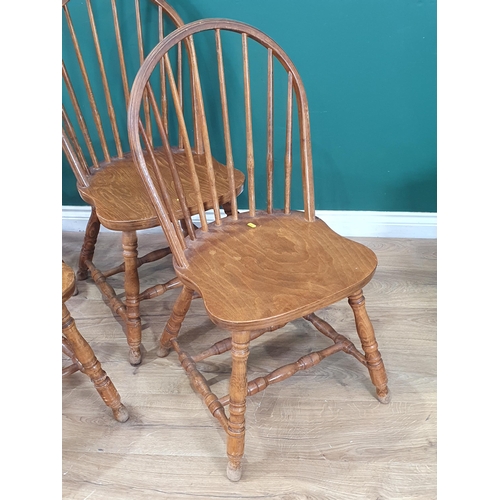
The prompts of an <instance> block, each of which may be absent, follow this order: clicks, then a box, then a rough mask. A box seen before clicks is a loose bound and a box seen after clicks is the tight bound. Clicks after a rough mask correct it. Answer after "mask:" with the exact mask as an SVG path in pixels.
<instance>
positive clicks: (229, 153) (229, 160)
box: [215, 29, 238, 220]
mask: <svg viewBox="0 0 500 500" xmlns="http://www.w3.org/2000/svg"><path fill="white" fill-rule="evenodd" d="M215 44H216V49H217V65H218V69H219V87H220V98H221V105H222V121H223V124H224V144H225V147H226V165H227V175H228V180H229V191H230V193H231V217H232V218H233V219H234V220H237V219H238V205H237V201H236V192H235V183H234V159H233V149H232V146H231V132H230V128H229V113H228V109H227V94H226V80H225V76H224V61H223V56H222V42H221V37H220V30H218V29H216V30H215Z"/></svg>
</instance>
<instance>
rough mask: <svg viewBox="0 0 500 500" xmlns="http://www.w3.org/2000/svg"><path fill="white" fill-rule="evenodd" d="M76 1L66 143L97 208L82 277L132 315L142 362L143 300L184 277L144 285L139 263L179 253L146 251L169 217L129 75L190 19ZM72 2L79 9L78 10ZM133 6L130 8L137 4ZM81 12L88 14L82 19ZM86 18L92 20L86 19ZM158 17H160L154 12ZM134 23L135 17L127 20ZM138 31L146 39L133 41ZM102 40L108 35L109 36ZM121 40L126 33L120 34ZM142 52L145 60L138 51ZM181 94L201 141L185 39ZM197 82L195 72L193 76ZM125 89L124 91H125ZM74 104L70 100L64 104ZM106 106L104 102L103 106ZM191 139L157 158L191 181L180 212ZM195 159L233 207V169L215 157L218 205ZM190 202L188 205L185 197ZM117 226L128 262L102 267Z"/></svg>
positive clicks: (156, 8) (132, 339)
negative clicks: (129, 108)
mask: <svg viewBox="0 0 500 500" xmlns="http://www.w3.org/2000/svg"><path fill="white" fill-rule="evenodd" d="M85 3H86V5H83V4H84V2H75V1H73V2H70V0H63V2H62V8H63V17H64V23H63V27H64V28H65V31H64V33H63V38H64V39H63V65H62V74H63V81H64V87H63V108H62V118H63V130H62V145H63V151H64V153H65V155H66V158H67V160H68V162H69V165H70V166H71V169H72V170H73V173H74V174H75V177H76V179H77V187H78V192H79V194H80V196H81V197H82V199H83V200H84V201H85V202H87V203H88V204H89V205H90V206H91V207H92V212H91V216H90V219H89V221H88V224H87V228H86V232H85V237H84V242H83V246H82V249H81V253H80V259H79V268H78V271H77V278H78V279H79V280H83V279H86V278H87V277H88V273H89V271H90V274H91V276H92V279H93V280H94V282H95V283H96V285H97V286H98V287H99V288H100V290H101V292H102V294H103V296H104V297H105V298H106V299H107V302H108V305H109V306H110V307H111V308H112V310H113V311H114V312H115V314H117V315H118V316H119V317H121V319H122V320H123V321H124V323H125V328H126V336H127V341H128V345H129V348H130V349H129V360H130V363H131V364H132V365H137V364H139V363H140V362H141V358H142V355H141V349H140V346H141V318H140V302H141V301H143V300H146V299H150V298H153V297H157V296H158V295H161V294H163V293H164V292H165V291H167V290H169V289H171V288H174V287H176V286H178V285H179V282H178V281H177V280H171V281H170V282H168V283H162V284H157V285H155V286H153V287H150V288H148V289H146V290H143V291H141V290H140V282H139V275H138V268H139V267H140V266H141V265H143V264H145V263H148V262H153V261H156V260H158V259H161V258H163V257H165V256H167V255H169V254H170V249H169V248H163V249H158V250H155V251H153V252H150V253H148V254H147V255H144V256H142V257H139V256H138V242H137V231H138V230H142V229H148V228H153V227H156V226H158V225H159V221H158V218H157V216H156V213H155V210H154V208H153V205H152V204H151V202H150V200H149V197H148V195H147V193H146V191H145V189H144V187H143V184H142V182H141V180H140V178H139V175H138V173H137V170H136V169H135V168H134V166H133V162H132V158H131V155H130V153H129V152H128V141H127V133H126V105H127V103H128V100H129V80H131V78H133V76H135V72H136V70H137V69H138V68H139V66H140V64H141V63H142V61H143V60H144V53H145V52H146V51H147V47H148V42H149V46H151V47H153V46H154V45H155V44H156V43H157V41H158V40H161V39H162V38H163V36H164V33H165V32H166V31H167V29H168V30H169V31H172V30H173V29H175V28H176V27H178V26H181V25H182V24H183V23H182V20H181V19H180V17H179V15H178V14H177V13H176V12H175V10H174V9H172V7H170V5H168V4H167V3H165V1H163V0H140V1H139V0H135V3H134V2H132V1H128V2H120V3H118V8H117V3H116V0H110V2H95V1H94V4H95V8H94V7H93V5H92V3H91V0H86V2H85ZM70 4H71V9H74V10H72V11H71V12H70ZM127 9H128V10H127ZM72 14H73V16H74V18H75V20H77V21H78V22H73V20H72ZM85 18H86V24H85V23H84V22H83V21H84V19H85ZM154 18H155V19H154ZM127 23H128V24H127ZM134 38H136V43H135V44H134V43H132V42H133V40H134ZM101 39H102V40H104V43H103V44H101ZM113 39H116V40H113ZM191 50H192V49H191V47H190V46H189V45H188V47H187V55H188V63H189V62H190V60H191V55H192V54H191ZM134 52H135V59H134ZM178 52H179V56H178V57H179V59H178V61H177V62H178V68H179V71H178V81H177V85H178V88H179V99H180V100H181V101H182V103H183V106H185V107H188V108H190V109H191V111H192V114H193V119H192V121H191V127H192V134H193V135H194V143H195V145H196V147H195V148H194V149H195V151H196V152H198V153H201V152H202V150H201V149H199V148H198V145H199V144H200V143H201V139H200V136H199V128H198V127H197V113H198V112H197V107H198V106H199V104H198V102H197V99H196V97H194V98H192V99H191V102H188V101H187V100H186V99H184V98H183V90H184V87H185V85H184V84H183V79H182V78H183V72H182V53H181V50H180V47H179V48H178ZM157 76H158V79H157V80H158V81H157V82H156V84H157V85H158V86H160V87H161V86H163V85H164V80H165V72H164V70H163V69H162V70H161V71H159V74H158V75H157ZM184 81H189V78H188V79H186V80H184ZM121 92H123V95H121ZM163 95H164V98H163V99H162V101H161V113H162V119H163V121H164V123H166V122H167V117H168V114H169V109H168V105H169V102H168V100H167V99H166V98H165V94H163ZM64 103H65V104H64ZM144 105H145V113H146V119H145V120H146V128H147V131H148V134H149V137H150V138H151V139H153V138H154V134H155V133H156V132H155V129H154V125H153V126H151V116H150V112H151V110H150V106H149V104H148V102H147V99H146V101H145V103H144ZM101 108H102V109H101ZM182 141H183V139H182V137H181V138H180V140H179V141H178V144H177V150H176V151H174V152H173V155H172V157H171V158H167V157H165V155H164V153H163V151H162V150H157V152H156V155H157V161H158V162H159V163H160V164H161V165H162V173H161V175H162V176H163V177H164V178H165V182H166V183H167V185H170V188H171V189H172V192H173V190H174V184H175V182H178V180H179V179H178V178H180V182H183V183H185V184H186V187H185V189H186V190H187V193H188V199H187V201H186V200H182V202H181V203H180V202H178V201H177V200H174V204H175V206H176V211H177V216H178V217H179V218H182V217H184V216H185V213H187V212H189V213H190V214H191V213H195V212H196V210H197V208H196V207H195V206H194V205H192V204H191V199H190V195H189V186H188V185H187V184H188V183H189V180H188V177H189V174H188V173H187V166H186V165H185V164H184V163H183V162H184V155H183V152H182V150H183V142H182ZM194 158H195V165H196V167H197V169H198V170H200V171H199V177H200V185H201V192H202V197H203V199H204V201H205V203H206V207H207V208H208V206H209V205H210V207H212V206H216V207H219V206H224V207H225V208H226V210H228V209H229V206H228V202H229V200H230V195H229V193H228V189H229V188H228V181H227V177H226V175H227V174H226V168H225V167H223V166H222V165H220V164H218V163H217V162H214V178H215V183H216V185H217V189H218V192H219V193H220V197H219V198H218V200H217V201H216V205H211V203H212V198H211V196H210V188H209V180H208V178H207V177H206V175H205V170H201V169H199V168H198V166H199V165H200V160H199V158H200V157H199V156H197V155H196V154H195V157H194ZM170 160H172V161H173V162H174V163H175V164H176V175H177V174H178V177H176V176H173V175H172V172H171V164H170V163H169V161H170ZM243 181H244V176H243V174H242V173H241V172H240V171H237V172H236V174H235V183H234V185H233V186H232V189H234V192H235V193H236V194H239V193H240V192H241V190H242V188H243ZM182 203H184V205H185V204H186V203H187V206H182V207H181V204H182ZM101 224H102V225H103V226H104V227H106V228H107V229H110V230H113V231H121V232H122V244H123V258H124V262H123V263H122V264H121V265H118V266H116V267H114V268H113V269H109V270H99V269H98V268H97V267H96V266H95V264H94V250H95V247H96V241H97V236H98V234H99V229H100V225H101ZM122 272H123V273H124V289H125V300H122V299H121V298H120V297H119V296H118V295H117V294H116V292H115V290H114V288H113V287H112V286H111V284H110V283H109V281H108V278H109V277H110V276H113V275H115V274H117V273H122Z"/></svg>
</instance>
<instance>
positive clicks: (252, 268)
mask: <svg viewBox="0 0 500 500" xmlns="http://www.w3.org/2000/svg"><path fill="white" fill-rule="evenodd" d="M249 222H250V223H251V224H252V226H248V223H249ZM253 226H255V227H253ZM185 255H186V258H187V259H188V260H189V267H188V268H187V269H183V268H179V267H177V268H176V270H177V273H178V276H179V278H180V279H181V281H182V282H188V283H189V284H190V285H191V286H192V288H193V289H194V290H195V291H196V292H198V293H199V294H200V295H201V297H202V298H203V300H204V304H205V308H206V310H207V312H208V314H209V316H210V318H211V319H212V321H214V323H216V324H218V325H220V326H222V327H226V328H231V329H232V330H234V329H236V330H240V329H247V328H251V329H253V328H263V327H264V328H265V327H266V326H268V325H269V322H270V321H273V322H277V323H279V324H284V323H287V322H288V321H290V320H292V319H295V318H297V317H300V316H304V315H307V314H310V313H311V312H314V311H317V310H318V309H321V308H323V307H325V306H327V305H330V304H332V303H334V302H337V300H339V299H342V298H344V297H348V296H350V295H351V294H353V293H354V292H355V291H357V290H359V289H361V288H363V287H364V286H365V285H366V284H367V283H368V282H369V281H370V279H371V278H372V276H373V274H374V272H375V269H376V267H377V257H376V256H375V254H374V253H373V252H372V250H370V249H369V248H367V247H365V246H364V245H361V244H359V243H356V242H354V241H352V240H349V239H347V238H343V237H342V236H340V235H338V234H337V233H335V232H334V231H332V230H331V229H330V228H329V227H328V226H327V225H326V224H325V223H324V222H323V221H322V220H320V219H316V220H315V221H314V222H308V221H306V220H305V219H304V214H303V213H302V212H293V211H292V212H291V213H290V214H284V213H281V214H280V213H276V212H275V213H273V215H272V216H269V214H267V213H266V212H260V213H259V211H256V214H255V216H253V217H250V216H249V214H248V212H246V213H243V214H240V216H239V218H238V220H233V219H232V218H230V217H227V218H224V219H222V221H221V225H220V226H216V227H213V228H212V230H211V231H210V232H206V233H202V234H200V235H199V237H198V238H197V239H196V240H195V241H194V242H193V243H192V244H190V246H189V248H188V249H187V250H186V253H185ZM228 296H229V297H230V300H228ZM278 311H279V314H278V313H277V312H278Z"/></svg>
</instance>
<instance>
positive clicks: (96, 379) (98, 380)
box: [62, 261, 129, 422]
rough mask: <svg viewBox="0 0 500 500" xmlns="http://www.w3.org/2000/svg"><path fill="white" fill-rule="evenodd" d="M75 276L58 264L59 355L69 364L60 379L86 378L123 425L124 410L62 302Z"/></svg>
mask: <svg viewBox="0 0 500 500" xmlns="http://www.w3.org/2000/svg"><path fill="white" fill-rule="evenodd" d="M75 287H76V285H75V274H74V272H73V269H72V268H71V267H70V266H68V265H67V264H65V263H64V261H63V263H62V333H63V337H62V351H63V353H64V354H65V355H66V356H67V357H68V358H69V359H70V360H71V364H70V365H66V366H65V367H64V368H63V371H62V376H63V377H65V376H67V375H71V374H72V373H75V372H77V371H80V372H82V373H84V374H85V375H87V376H88V377H89V378H90V380H91V381H92V382H93V384H94V387H95V388H96V390H97V392H98V393H99V395H100V396H101V398H102V400H103V401H104V403H106V405H107V406H109V407H110V408H111V410H112V411H113V416H114V417H115V419H116V420H118V422H126V421H127V420H128V418H129V414H128V410H127V408H126V407H125V406H124V405H123V404H122V402H121V399H120V395H119V394H118V391H117V390H116V387H115V386H114V384H113V382H112V381H111V380H110V378H109V377H108V375H107V374H106V372H105V371H104V370H103V369H102V367H101V363H100V362H99V361H98V359H97V358H96V356H95V354H94V351H93V350H92V348H91V347H90V345H89V344H88V342H87V341H86V340H85V339H84V338H83V337H82V335H81V334H80V332H79V331H78V328H77V327H76V323H75V320H74V319H73V317H72V316H71V314H70V312H69V310H68V308H67V306H66V302H67V301H68V299H70V298H71V296H72V295H73V293H74V292H75Z"/></svg>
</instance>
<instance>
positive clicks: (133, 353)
mask: <svg viewBox="0 0 500 500" xmlns="http://www.w3.org/2000/svg"><path fill="white" fill-rule="evenodd" d="M128 360H129V363H130V364H131V365H132V366H137V365H140V364H141V362H142V353H141V348H140V347H131V348H130V349H129V351H128Z"/></svg>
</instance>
